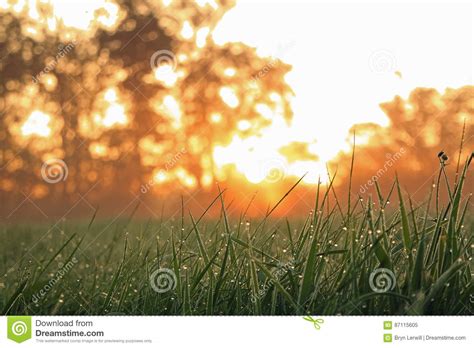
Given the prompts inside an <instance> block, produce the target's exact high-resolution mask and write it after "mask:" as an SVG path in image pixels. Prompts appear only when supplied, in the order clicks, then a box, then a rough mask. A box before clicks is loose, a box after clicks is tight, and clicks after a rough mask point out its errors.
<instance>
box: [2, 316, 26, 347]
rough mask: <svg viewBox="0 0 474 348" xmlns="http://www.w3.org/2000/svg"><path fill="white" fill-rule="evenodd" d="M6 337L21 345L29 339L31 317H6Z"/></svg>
mask: <svg viewBox="0 0 474 348" xmlns="http://www.w3.org/2000/svg"><path fill="white" fill-rule="evenodd" d="M7 337H8V338H9V339H10V340H12V341H15V342H17V343H22V342H25V341H27V340H29V339H30V338H31V317H27V316H20V317H8V319H7Z"/></svg>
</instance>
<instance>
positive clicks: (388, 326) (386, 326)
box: [383, 321, 392, 330]
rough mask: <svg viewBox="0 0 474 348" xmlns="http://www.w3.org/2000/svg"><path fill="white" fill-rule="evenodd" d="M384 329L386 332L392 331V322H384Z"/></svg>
mask: <svg viewBox="0 0 474 348" xmlns="http://www.w3.org/2000/svg"><path fill="white" fill-rule="evenodd" d="M383 329H384V330H392V322H391V321H384V322H383Z"/></svg>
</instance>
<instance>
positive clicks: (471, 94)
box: [333, 86, 474, 195]
mask: <svg viewBox="0 0 474 348" xmlns="http://www.w3.org/2000/svg"><path fill="white" fill-rule="evenodd" d="M380 106H381V108H382V110H383V111H384V112H385V114H386V115H387V116H388V118H389V120H390V125H389V127H387V128H384V127H381V126H378V125H374V124H363V125H355V126H354V127H353V129H352V132H354V131H355V132H356V138H359V140H360V139H361V138H364V139H365V140H368V141H367V143H366V144H365V145H357V146H356V181H357V185H362V187H363V186H364V185H365V184H366V183H367V180H368V179H370V178H372V177H375V178H376V179H379V182H380V183H381V184H389V183H390V184H391V183H392V181H393V178H394V174H395V173H394V172H395V170H396V171H397V172H398V173H399V176H400V178H401V181H402V182H403V183H404V185H406V186H407V187H411V188H412V189H414V190H412V192H415V190H417V189H418V188H420V186H421V185H429V184H431V180H430V179H432V178H433V175H434V174H435V173H436V172H437V169H438V168H439V161H438V158H437V154H438V153H439V152H440V151H444V152H445V153H446V154H448V155H449V157H450V158H449V161H448V169H449V171H450V172H454V171H455V170H456V166H457V160H458V156H459V147H460V144H461V137H462V132H463V127H464V124H465V131H464V133H465V135H464V144H463V154H462V157H461V164H462V163H463V161H464V160H465V158H466V156H467V155H468V154H470V153H471V151H472V150H473V148H474V134H473V125H474V117H473V116H474V87H473V86H465V87H461V88H458V89H450V88H448V89H446V91H445V92H444V94H440V93H439V92H438V91H437V90H436V89H432V88H416V89H415V90H413V91H412V92H411V94H410V96H409V98H408V100H404V99H402V98H401V97H399V96H396V97H395V98H394V99H393V100H392V101H390V102H387V103H383V104H381V105H380ZM356 142H357V141H356ZM349 158H350V155H342V156H341V158H340V159H339V161H338V162H341V160H342V162H344V161H345V160H348V159H349ZM333 165H334V164H333ZM344 170H346V171H347V168H344V169H343V171H344ZM346 174H347V173H346ZM343 176H344V175H343ZM357 185H356V186H354V187H358V186H357ZM366 186H367V185H366ZM368 186H370V188H371V190H364V189H362V190H361V191H372V192H374V191H373V189H375V186H374V185H373V184H372V185H368ZM425 188H426V187H425ZM420 191H421V192H422V194H423V195H425V194H426V190H420ZM361 193H365V192H361Z"/></svg>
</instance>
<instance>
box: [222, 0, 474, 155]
mask: <svg viewBox="0 0 474 348" xmlns="http://www.w3.org/2000/svg"><path fill="white" fill-rule="evenodd" d="M472 23H473V5H472V3H469V2H464V3H457V4H454V3H453V2H447V3H437V4H432V3H428V2H424V3H413V2H399V3H396V4H393V3H392V4H391V3H386V2H383V3H382V2H380V1H378V2H372V3H365V4H357V3H349V4H347V3H345V4H342V3H335V2H331V3H323V2H309V1H306V2H298V1H289V0H288V1H279V2H277V3H274V2H271V3H269V2H268V1H262V0H260V1H239V2H238V3H237V5H236V7H235V8H233V9H232V10H230V11H229V12H228V13H227V14H226V15H225V16H224V18H223V19H222V21H221V22H220V23H219V25H218V27H217V28H216V30H215V31H214V33H213V38H214V40H215V41H216V42H217V43H218V44H224V43H226V42H232V41H242V42H244V43H246V44H247V45H249V46H252V47H256V48H257V52H258V54H259V55H262V56H271V57H277V58H279V59H281V60H282V61H284V62H286V63H288V64H291V65H292V66H293V69H292V71H291V72H290V73H288V75H287V76H286V80H287V82H288V83H289V84H290V86H291V87H292V89H293V90H294V92H295V97H294V99H293V101H292V107H293V111H294V119H293V123H292V125H291V126H290V127H289V128H285V129H279V130H275V132H278V131H280V132H281V136H283V137H286V138H287V139H294V140H298V139H299V140H304V141H308V142H312V141H314V142H315V148H314V149H315V151H316V152H317V153H318V154H319V155H322V156H321V160H322V161H327V160H329V159H331V158H332V157H334V156H335V155H336V153H337V152H338V151H339V150H340V149H341V148H345V149H349V143H348V142H347V131H348V130H349V129H350V127H351V126H352V125H354V124H356V123H365V122H374V123H377V124H380V125H383V126H387V125H388V122H389V121H388V119H387V118H386V117H385V115H384V113H383V112H382V110H381V109H380V107H379V104H380V103H381V102H384V101H390V100H392V99H393V98H394V96H395V95H400V96H401V97H403V98H406V97H408V95H409V93H410V91H411V90H413V89H414V88H416V87H432V88H436V89H438V90H439V91H440V92H443V91H444V89H445V88H447V87H452V88H457V87H460V86H464V85H468V84H473V61H474V59H473V27H472V25H473V24H472ZM275 132H273V133H274V134H275Z"/></svg>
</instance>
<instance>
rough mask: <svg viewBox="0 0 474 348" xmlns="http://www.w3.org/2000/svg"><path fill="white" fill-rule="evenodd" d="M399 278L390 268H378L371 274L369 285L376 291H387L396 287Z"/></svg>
mask: <svg viewBox="0 0 474 348" xmlns="http://www.w3.org/2000/svg"><path fill="white" fill-rule="evenodd" d="M396 283H397V278H396V277H395V274H394V273H393V272H392V271H391V270H389V269H388V268H377V269H375V270H374V271H373V272H372V273H371V274H370V276H369V285H370V288H371V289H372V291H374V292H379V293H381V292H387V291H390V290H393V289H394V288H395V284H396Z"/></svg>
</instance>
